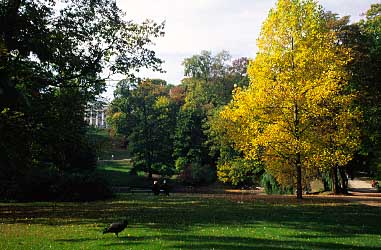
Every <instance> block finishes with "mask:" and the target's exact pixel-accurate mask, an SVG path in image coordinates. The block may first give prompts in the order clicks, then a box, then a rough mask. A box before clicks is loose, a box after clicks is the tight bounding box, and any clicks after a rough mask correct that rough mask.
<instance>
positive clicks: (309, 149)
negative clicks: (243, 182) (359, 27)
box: [220, 0, 361, 198]
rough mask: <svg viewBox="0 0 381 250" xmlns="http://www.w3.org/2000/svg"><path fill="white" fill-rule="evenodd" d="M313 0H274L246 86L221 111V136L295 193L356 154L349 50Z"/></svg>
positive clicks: (358, 115) (356, 118)
mask: <svg viewBox="0 0 381 250" xmlns="http://www.w3.org/2000/svg"><path fill="white" fill-rule="evenodd" d="M322 14H323V10H322V8H321V7H320V6H319V5H317V4H316V3H315V1H311V0H300V1H299V0H298V1H297V0H280V1H278V4H277V6H276V8H275V9H272V10H271V11H270V13H269V16H268V18H267V20H266V21H265V22H264V24H263V27H262V31H261V34H260V37H259V38H258V41H257V43H258V48H259V52H258V53H257V56H256V58H255V59H254V60H252V61H251V62H250V64H249V67H248V75H249V78H250V86H249V87H248V88H246V89H242V88H236V89H235V90H234V99H233V101H232V102H231V103H230V104H229V105H228V106H226V108H225V109H224V110H223V111H222V112H221V113H220V117H221V118H222V119H223V120H224V126H225V130H226V134H227V137H228V138H229V139H231V140H232V141H233V145H234V148H235V149H237V150H239V151H241V152H242V153H243V154H244V156H245V158H247V159H261V160H262V161H264V162H265V164H266V170H267V171H268V172H270V173H271V174H272V175H274V176H275V177H276V179H277V181H278V182H279V183H281V184H284V185H293V186H295V187H296V188H297V197H298V198H302V190H303V186H304V184H305V182H306V181H307V180H308V179H309V178H310V177H312V176H315V175H316V173H318V172H323V171H328V170H329V169H330V168H333V167H337V166H344V165H346V164H347V163H348V162H349V161H350V160H351V159H352V156H353V153H354V152H355V151H356V150H357V149H358V145H359V136H360V135H359V128H358V122H359V121H360V118H361V113H360V112H359V111H358V110H357V109H356V108H354V106H353V102H354V100H355V99H356V93H353V92H350V91H349V88H348V80H349V74H348V72H347V71H346V69H345V66H346V65H347V64H348V62H349V61H350V60H351V56H350V51H349V50H348V49H346V48H345V47H343V46H341V45H340V44H338V43H337V41H336V35H335V33H334V32H333V31H331V30H330V29H328V27H327V24H326V22H325V19H324V18H323V15H322Z"/></svg>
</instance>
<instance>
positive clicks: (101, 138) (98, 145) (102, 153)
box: [88, 128, 130, 160]
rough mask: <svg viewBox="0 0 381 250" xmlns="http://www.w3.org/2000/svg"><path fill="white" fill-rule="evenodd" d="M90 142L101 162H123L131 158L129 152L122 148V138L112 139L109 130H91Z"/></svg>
mask: <svg viewBox="0 0 381 250" xmlns="http://www.w3.org/2000/svg"><path fill="white" fill-rule="evenodd" d="M88 135H89V137H90V141H91V142H92V144H93V145H94V146H95V150H96V154H97V157H98V158H99V159H100V160H123V159H128V158H130V155H129V153H128V151H127V150H126V149H124V148H121V144H122V141H123V138H122V136H120V135H117V136H114V137H110V135H109V131H108V130H107V129H96V128H89V129H88Z"/></svg>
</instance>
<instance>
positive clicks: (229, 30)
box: [109, 0, 381, 92]
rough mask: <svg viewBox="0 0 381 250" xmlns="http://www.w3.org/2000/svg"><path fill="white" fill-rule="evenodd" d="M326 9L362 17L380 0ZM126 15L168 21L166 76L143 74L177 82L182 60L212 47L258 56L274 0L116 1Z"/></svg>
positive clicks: (326, 0)
mask: <svg viewBox="0 0 381 250" xmlns="http://www.w3.org/2000/svg"><path fill="white" fill-rule="evenodd" d="M318 2H319V3H320V4H321V5H323V7H324V9H326V10H330V11H332V12H335V13H338V14H340V15H341V16H343V15H350V16H351V21H352V22H354V21H358V20H359V19H360V18H361V14H362V13H364V12H365V11H366V10H367V9H369V7H370V5H371V4H372V3H380V2H381V1H380V0H378V1H377V0H319V1H318ZM117 3H118V6H119V7H120V8H121V9H123V10H124V11H125V12H126V13H127V18H128V19H130V20H134V21H136V22H142V21H144V20H145V19H147V18H148V19H151V20H154V21H156V22H162V21H165V22H166V27H165V33H166V34H165V36H164V37H161V38H159V39H157V40H156V42H155V43H156V45H155V47H154V50H155V51H156V52H157V55H158V57H159V58H161V59H163V60H164V61H165V63H164V64H163V68H164V70H166V71H167V73H165V74H160V73H153V72H149V71H143V72H142V73H141V74H140V75H139V76H140V77H150V78H161V79H164V80H166V81H167V82H168V83H171V84H175V85H177V84H179V83H180V81H181V79H182V78H183V74H184V72H183V67H182V65H181V62H182V61H183V60H184V58H187V57H190V56H192V55H194V54H198V53H200V51H202V50H210V51H212V53H213V54H214V53H217V52H219V51H221V50H227V51H228V52H229V53H230V54H231V55H232V57H233V58H238V57H242V56H246V57H250V58H254V57H255V54H256V52H257V48H256V39H257V37H258V35H259V32H260V29H261V25H262V22H263V21H264V20H265V19H266V17H267V14H268V12H269V10H270V8H273V7H274V6H275V3H276V1H275V0H117ZM110 91H111V90H109V92H110Z"/></svg>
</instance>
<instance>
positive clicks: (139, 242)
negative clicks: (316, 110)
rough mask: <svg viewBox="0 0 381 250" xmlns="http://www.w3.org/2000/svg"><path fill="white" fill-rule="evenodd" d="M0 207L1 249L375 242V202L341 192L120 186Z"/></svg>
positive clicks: (224, 249)
mask: <svg viewBox="0 0 381 250" xmlns="http://www.w3.org/2000/svg"><path fill="white" fill-rule="evenodd" d="M256 197H257V198H256ZM379 201H380V200H378V202H379ZM376 202H377V200H376ZM0 211H1V221H0V223H1V224H0V249H2V250H28V249H35V250H43V249H56V250H60V249H67V250H68V249H123V250H128V249H146V250H147V249H184V250H187V249H219V250H234V249H245V250H254V249H276V250H281V249H319V250H320V249H321V250H323V249H324V250H326V249H364V250H365V249H366V250H368V249H381V207H380V206H367V205H362V204H360V203H356V202H352V201H349V200H340V199H328V198H317V197H316V198H315V197H310V198H306V199H305V200H304V201H303V202H302V203H298V202H296V201H295V199H294V197H287V196H286V197H277V196H274V197H271V196H270V197H269V196H241V195H202V194H173V195H171V196H169V197H164V196H159V197H155V196H153V195H151V194H123V195H119V196H118V197H117V198H115V199H113V200H109V201H101V202H89V203H51V202H41V203H0ZM123 218H127V219H128V220H129V223H130V225H129V226H128V228H127V229H126V230H125V231H123V232H122V233H120V237H119V238H117V237H116V236H115V235H113V234H105V235H103V234H102V233H101V231H102V229H103V227H104V226H106V225H107V224H108V223H110V222H113V221H116V220H121V219H123Z"/></svg>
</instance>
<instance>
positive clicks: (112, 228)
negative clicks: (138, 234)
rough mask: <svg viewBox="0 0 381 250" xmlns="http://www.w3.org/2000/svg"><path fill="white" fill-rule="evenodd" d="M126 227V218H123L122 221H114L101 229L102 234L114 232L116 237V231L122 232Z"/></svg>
mask: <svg viewBox="0 0 381 250" xmlns="http://www.w3.org/2000/svg"><path fill="white" fill-rule="evenodd" d="M126 227H127V220H124V221H123V222H114V223H111V224H110V225H109V226H108V227H106V228H105V229H104V230H103V234H106V233H115V235H116V237H119V236H118V233H120V232H122V231H123V230H124V229H125V228H126Z"/></svg>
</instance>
